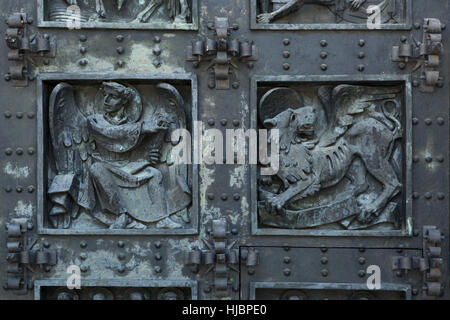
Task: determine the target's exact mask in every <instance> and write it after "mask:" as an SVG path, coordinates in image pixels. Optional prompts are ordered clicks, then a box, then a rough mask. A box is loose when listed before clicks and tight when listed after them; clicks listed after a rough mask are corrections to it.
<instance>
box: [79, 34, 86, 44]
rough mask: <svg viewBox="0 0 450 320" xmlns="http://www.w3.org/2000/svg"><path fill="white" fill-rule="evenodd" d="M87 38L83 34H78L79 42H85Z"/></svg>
mask: <svg viewBox="0 0 450 320" xmlns="http://www.w3.org/2000/svg"><path fill="white" fill-rule="evenodd" d="M86 40H87V36H86V35H85V34H82V35H81V36H80V41H81V42H85V41H86Z"/></svg>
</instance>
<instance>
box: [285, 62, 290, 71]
mask: <svg viewBox="0 0 450 320" xmlns="http://www.w3.org/2000/svg"><path fill="white" fill-rule="evenodd" d="M290 68H291V65H290V64H289V63H283V69H284V70H289V69H290Z"/></svg>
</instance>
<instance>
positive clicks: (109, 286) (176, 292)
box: [34, 280, 198, 300]
mask: <svg viewBox="0 0 450 320" xmlns="http://www.w3.org/2000/svg"><path fill="white" fill-rule="evenodd" d="M197 290H198V284H197V281H166V280H140V281H127V280H108V281H106V280H83V281H82V282H81V288H80V289H73V290H70V289H68V288H67V283H66V281H65V280H39V281H35V282H34V299H35V300H197V299H198V294H197Z"/></svg>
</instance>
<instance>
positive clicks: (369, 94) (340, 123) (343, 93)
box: [319, 84, 399, 147]
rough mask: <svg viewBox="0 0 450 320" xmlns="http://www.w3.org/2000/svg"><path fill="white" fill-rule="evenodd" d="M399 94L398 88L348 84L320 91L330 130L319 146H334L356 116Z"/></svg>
mask: <svg viewBox="0 0 450 320" xmlns="http://www.w3.org/2000/svg"><path fill="white" fill-rule="evenodd" d="M327 92H329V94H330V96H327ZM398 93H399V89H398V88H389V87H369V86H354V85H346V84H345V85H339V86H337V87H335V88H334V89H333V90H332V91H330V90H326V89H324V90H319V97H320V99H321V100H322V103H323V104H324V107H325V110H326V113H327V118H328V129H327V131H326V132H325V133H324V134H323V135H322V137H321V138H320V142H319V146H322V147H327V146H330V145H332V144H334V143H335V142H336V141H337V140H338V139H339V138H340V137H341V136H342V135H343V134H344V133H345V132H346V131H347V130H348V129H349V128H350V126H351V125H352V124H353V122H354V120H355V115H358V114H361V113H363V112H365V111H366V110H367V109H368V108H369V107H371V106H372V105H374V104H376V103H377V102H378V101H382V100H386V99H394V98H396V97H397V94H398Z"/></svg>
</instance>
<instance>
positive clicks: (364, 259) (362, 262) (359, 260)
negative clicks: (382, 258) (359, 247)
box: [358, 257, 366, 265]
mask: <svg viewBox="0 0 450 320" xmlns="http://www.w3.org/2000/svg"><path fill="white" fill-rule="evenodd" d="M358 262H359V264H361V265H363V264H365V263H366V258H364V257H360V258H359V259H358Z"/></svg>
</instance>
